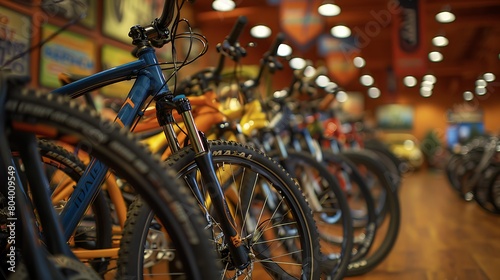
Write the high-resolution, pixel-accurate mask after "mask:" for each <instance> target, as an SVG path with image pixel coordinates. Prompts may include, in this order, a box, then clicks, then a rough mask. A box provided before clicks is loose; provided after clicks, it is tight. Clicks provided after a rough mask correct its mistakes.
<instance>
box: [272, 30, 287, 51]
mask: <svg viewBox="0 0 500 280" xmlns="http://www.w3.org/2000/svg"><path fill="white" fill-rule="evenodd" d="M284 41H285V34H283V33H281V32H280V33H278V35H277V36H276V39H274V42H273V44H272V45H271V48H270V49H269V55H270V56H275V55H276V54H277V53H278V48H279V46H280V45H281V44H282V43H283V42H284Z"/></svg>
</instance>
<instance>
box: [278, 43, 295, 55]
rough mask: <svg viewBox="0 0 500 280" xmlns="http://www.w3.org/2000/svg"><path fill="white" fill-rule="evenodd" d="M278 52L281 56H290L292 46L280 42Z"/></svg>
mask: <svg viewBox="0 0 500 280" xmlns="http://www.w3.org/2000/svg"><path fill="white" fill-rule="evenodd" d="M277 54H278V55H279V56H289V55H291V54H292V47H290V46H289V45H287V44H280V45H279V47H278V52H277Z"/></svg>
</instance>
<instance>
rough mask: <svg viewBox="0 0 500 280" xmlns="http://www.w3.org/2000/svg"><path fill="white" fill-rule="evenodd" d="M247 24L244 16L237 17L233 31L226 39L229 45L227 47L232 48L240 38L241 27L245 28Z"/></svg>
mask: <svg viewBox="0 0 500 280" xmlns="http://www.w3.org/2000/svg"><path fill="white" fill-rule="evenodd" d="M247 22H248V20H247V18H246V17H245V16H239V17H238V20H237V21H236V24H235V25H234V26H233V30H231V33H229V36H227V37H226V40H227V42H228V43H229V45H231V46H234V45H235V44H236V41H237V40H238V38H239V37H240V35H241V32H242V31H243V27H245V25H246V24H247Z"/></svg>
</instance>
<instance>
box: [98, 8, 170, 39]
mask: <svg viewBox="0 0 500 280" xmlns="http://www.w3.org/2000/svg"><path fill="white" fill-rule="evenodd" d="M163 2H164V1H158V0H143V1H137V0H108V1H103V6H104V14H103V17H102V20H103V26H102V31H103V33H104V34H106V35H107V36H109V37H112V38H113V39H117V40H120V41H122V42H124V43H131V42H132V39H130V37H128V33H129V31H130V28H131V27H132V26H134V25H138V24H139V25H144V24H148V23H150V22H151V21H152V20H153V19H154V18H156V17H159V16H160V14H161V11H162V8H163Z"/></svg>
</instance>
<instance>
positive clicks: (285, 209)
mask: <svg viewBox="0 0 500 280" xmlns="http://www.w3.org/2000/svg"><path fill="white" fill-rule="evenodd" d="M210 146H211V147H210V149H211V152H212V160H213V162H214V164H215V169H216V174H217V176H218V177H219V180H220V181H221V186H222V188H223V190H224V194H225V196H226V199H227V201H228V204H229V205H230V209H233V211H232V212H233V213H234V214H233V215H234V216H235V219H236V227H237V231H238V232H239V233H240V235H241V236H242V237H245V236H248V239H247V240H246V243H245V245H246V246H247V247H248V248H249V250H250V253H251V254H252V255H253V256H254V259H253V262H252V264H250V266H249V268H250V267H252V268H253V269H256V270H258V271H259V273H257V272H255V271H254V273H253V275H261V276H262V275H266V277H270V278H271V279H311V280H312V279H319V275H320V273H321V271H320V268H319V260H320V248H319V240H318V234H317V228H316V225H315V224H314V220H313V217H312V213H311V210H310V208H309V206H308V205H307V202H306V200H305V198H304V195H303V194H302V192H301V190H300V188H299V186H298V185H297V184H296V183H295V181H293V180H292V178H291V177H290V176H289V175H288V174H287V173H286V172H285V170H284V169H283V168H282V167H281V166H279V165H278V164H277V163H276V162H274V161H272V160H271V159H270V158H268V157H266V156H265V155H264V154H262V153H261V152H259V151H257V150H255V149H253V148H250V147H247V146H244V145H242V144H237V143H234V142H229V141H212V142H210ZM167 164H168V165H169V166H170V168H172V170H175V171H176V172H177V176H178V178H187V177H189V176H192V175H196V174H199V170H198V168H197V165H196V163H195V153H194V152H193V150H192V149H191V148H190V147H186V148H184V149H182V150H181V151H179V152H177V153H175V154H173V155H172V156H170V157H169V159H168V160H167ZM191 178H193V177H191ZM194 178H198V176H194ZM221 178H226V179H227V180H226V179H221ZM185 182H186V183H187V181H185ZM197 183H198V184H197V185H196V186H193V185H190V187H197V188H199V189H200V190H201V191H202V193H206V190H205V189H204V188H205V186H204V185H203V183H202V182H200V181H198V182H197ZM135 209H136V211H138V213H134V214H133V215H136V216H137V217H149V220H145V219H142V218H138V219H136V220H137V224H136V225H135V226H134V227H135V228H145V229H150V228H151V224H150V221H151V217H153V215H152V213H151V211H150V209H148V208H147V207H142V208H135ZM202 209H204V210H205V213H206V215H207V216H208V217H209V219H210V221H211V222H212V224H211V226H209V227H210V228H211V230H212V231H213V235H212V236H213V240H214V243H215V246H214V248H216V249H217V251H218V252H219V258H220V260H221V262H222V264H223V265H222V266H223V268H224V269H223V270H222V278H221V276H219V277H218V278H217V279H223V278H229V277H234V276H235V275H234V267H232V265H231V260H230V255H229V253H228V252H227V250H226V249H224V248H225V244H226V242H227V240H225V237H224V236H223V234H222V233H221V231H220V230H219V229H218V227H217V217H215V216H212V215H211V214H212V212H211V207H210V205H207V204H204V205H203V207H202ZM131 215H132V214H131ZM264 217H266V220H265V221H261V220H260V219H261V218H264ZM254 219H255V220H254ZM139 223H140V224H141V225H139ZM271 223H272V227H270V226H271ZM153 226H154V225H153ZM128 232H129V231H128V230H127V228H126V230H125V235H124V238H125V240H129V237H128V236H127V233H128ZM130 233H132V232H130ZM132 234H133V233H132ZM134 236H135V237H136V239H141V238H140V237H138V236H141V237H142V240H134V241H133V242H134V244H132V243H130V244H129V245H128V246H129V248H134V249H131V254H129V255H121V256H120V258H124V259H130V260H131V261H134V262H135V261H136V260H140V259H143V257H144V254H140V255H137V252H139V250H137V249H135V248H144V244H146V240H145V239H144V238H145V237H146V236H147V234H137V233H135V234H134ZM130 240H132V237H130ZM291 248H294V250H293V251H292V250H291ZM284 249H285V250H284ZM133 254H134V255H133ZM272 254H276V255H272ZM275 257H278V258H284V259H283V261H284V260H285V259H286V262H290V263H292V265H286V263H285V262H283V263H279V262H274V261H270V260H274V258H275ZM264 259H266V260H267V261H265V262H261V261H262V260H264ZM127 269H128V270H129V272H128V275H133V276H134V277H136V279H142V278H143V268H142V267H127ZM242 271H243V273H245V271H246V270H242ZM261 273H262V274H261ZM244 276H245V274H243V275H241V276H240V277H244ZM207 279H208V278H207ZM214 279H215V278H214ZM238 279H239V278H238Z"/></svg>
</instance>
